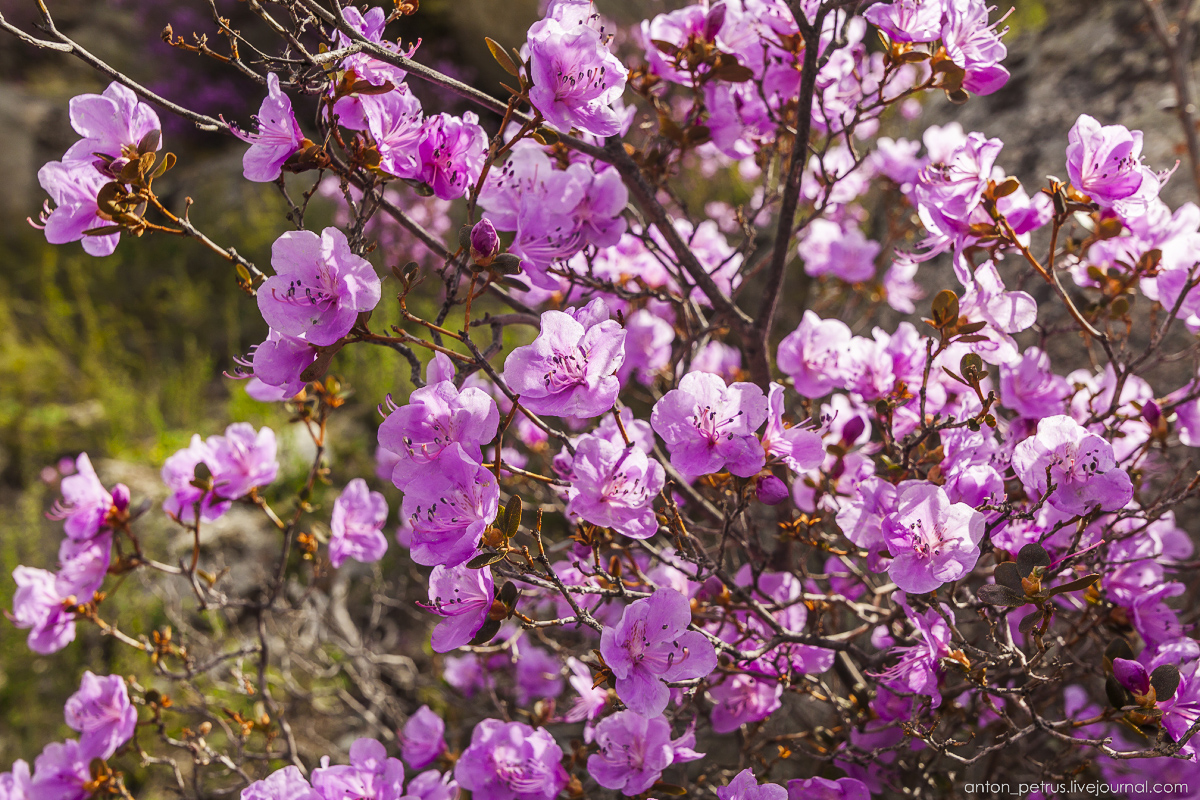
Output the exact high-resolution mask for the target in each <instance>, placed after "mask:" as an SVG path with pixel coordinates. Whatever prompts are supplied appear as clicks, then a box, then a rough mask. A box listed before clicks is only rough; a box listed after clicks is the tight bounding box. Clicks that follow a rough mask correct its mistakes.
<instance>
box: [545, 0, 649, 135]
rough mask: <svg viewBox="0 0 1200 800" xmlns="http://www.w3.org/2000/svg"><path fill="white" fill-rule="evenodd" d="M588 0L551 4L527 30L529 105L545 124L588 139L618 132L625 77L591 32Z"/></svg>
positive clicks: (592, 13)
mask: <svg viewBox="0 0 1200 800" xmlns="http://www.w3.org/2000/svg"><path fill="white" fill-rule="evenodd" d="M595 18H596V15H595V11H594V7H593V6H592V3H591V0H554V2H552V3H551V4H550V6H549V8H548V9H547V10H546V17H545V19H542V20H540V21H538V22H535V23H534V24H533V25H532V26H531V27H530V28H529V35H528V39H529V74H530V77H531V78H532V79H533V88H532V89H530V90H529V102H530V103H532V104H533V107H534V108H536V109H537V110H538V111H540V112H541V114H542V116H543V117H544V118H545V119H546V121H547V122H548V123H550V124H551V125H553V126H554V127H556V128H558V129H559V130H561V131H563V132H564V133H566V132H569V131H570V130H571V129H572V128H578V129H579V130H581V131H583V132H584V133H590V134H592V135H593V136H612V135H614V134H617V133H620V132H621V122H622V120H621V116H620V115H618V113H617V111H616V109H615V108H614V107H613V106H614V104H615V103H616V102H617V101H618V100H619V99H620V97H621V94H622V92H624V91H625V80H626V78H627V77H628V76H629V71H628V70H627V69H626V68H625V65H624V64H622V63H621V60H620V59H619V58H617V57H616V56H615V55H613V54H612V53H610V52H609V50H608V40H609V38H610V37H608V36H606V35H604V34H603V33H602V32H601V31H600V30H597V29H596V27H593V25H594V21H595Z"/></svg>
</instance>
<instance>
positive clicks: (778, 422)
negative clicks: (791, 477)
mask: <svg viewBox="0 0 1200 800" xmlns="http://www.w3.org/2000/svg"><path fill="white" fill-rule="evenodd" d="M783 391H784V390H783V386H782V385H780V384H778V383H772V384H771V385H770V387H768V389H767V427H766V430H764V431H763V437H762V444H763V448H764V449H765V450H766V451H767V453H768V454H769V455H772V456H775V457H776V458H778V459H780V460H781V461H782V462H783V463H784V464H786V465H787V466H788V469H790V470H791V471H792V472H806V471H808V470H810V469H816V468H817V467H819V466H821V462H822V461H824V460H825V445H824V443H823V442H822V441H821V435H820V434H819V433H817V432H816V431H812V430H809V429H807V428H797V427H792V428H789V427H786V426H785V425H784V423H783Z"/></svg>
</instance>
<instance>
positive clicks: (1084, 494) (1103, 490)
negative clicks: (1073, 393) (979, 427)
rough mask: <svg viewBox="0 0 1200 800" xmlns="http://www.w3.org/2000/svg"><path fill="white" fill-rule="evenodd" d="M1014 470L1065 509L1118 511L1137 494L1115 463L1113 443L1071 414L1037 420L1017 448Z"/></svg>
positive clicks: (1029, 486) (1035, 492)
mask: <svg viewBox="0 0 1200 800" xmlns="http://www.w3.org/2000/svg"><path fill="white" fill-rule="evenodd" d="M1012 466H1013V471H1014V472H1015V473H1016V474H1017V477H1018V478H1020V479H1021V483H1022V484H1024V486H1025V490H1026V491H1028V492H1029V493H1030V494H1033V495H1037V496H1039V497H1040V496H1042V495H1044V494H1046V492H1047V491H1048V490H1049V488H1050V487H1048V486H1047V484H1046V478H1047V473H1049V479H1050V483H1051V484H1052V486H1053V491H1051V492H1050V496H1049V497H1048V498H1047V502H1048V503H1049V504H1050V505H1052V506H1054V507H1055V508H1057V509H1058V510H1060V511H1063V512H1065V513H1067V514H1078V515H1082V514H1087V513H1089V512H1091V511H1093V510H1095V509H1097V508H1099V509H1100V510H1102V511H1116V510H1118V509H1120V508H1123V507H1124V506H1125V504H1126V503H1128V502H1129V501H1130V499H1132V498H1133V482H1132V481H1131V480H1130V479H1129V474H1128V473H1127V472H1125V470H1123V469H1121V467H1119V466H1118V465H1117V461H1116V458H1115V457H1114V455H1113V447H1112V445H1111V444H1110V443H1109V442H1108V441H1106V440H1105V439H1103V438H1101V437H1100V436H1097V435H1096V434H1094V433H1092V432H1090V431H1089V430H1088V429H1087V428H1085V427H1083V426H1082V425H1080V424H1079V423H1078V422H1076V421H1075V420H1073V419H1072V418H1071V417H1069V416H1066V415H1065V414H1060V415H1058V416H1054V417H1045V418H1043V419H1041V420H1039V421H1038V426H1037V433H1036V435H1034V436H1031V437H1029V438H1028V439H1026V440H1024V441H1023V442H1021V443H1019V444H1018V445H1017V446H1016V448H1014V450H1013V456H1012Z"/></svg>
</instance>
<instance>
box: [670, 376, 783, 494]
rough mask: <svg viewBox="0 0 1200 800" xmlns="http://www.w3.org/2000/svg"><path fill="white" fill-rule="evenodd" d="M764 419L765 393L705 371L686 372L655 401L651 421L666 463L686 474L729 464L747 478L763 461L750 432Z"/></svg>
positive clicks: (713, 469)
mask: <svg viewBox="0 0 1200 800" xmlns="http://www.w3.org/2000/svg"><path fill="white" fill-rule="evenodd" d="M766 419H767V398H766V397H765V396H764V395H763V392H762V389H760V388H758V387H757V386H755V385H754V384H752V383H733V384H730V385H729V386H726V385H725V381H723V380H722V379H721V378H720V377H719V376H717V375H713V374H712V373H709V372H690V373H688V374H687V375H684V376H683V379H682V380H681V381H679V388H678V389H672V390H671V391H669V392H667V393H666V394H665V395H663V397H662V398H661V399H660V400H659V401H658V402H657V403H655V404H654V410H653V411H652V412H651V413H650V424H651V425H652V426H653V427H654V430H655V431H656V432H657V433H658V435H659V436H661V437H662V438H663V440H664V441H665V442H666V443H667V449H668V450H669V451H670V453H671V464H672V465H674V466H675V468H676V469H678V470H679V471H680V472H682V473H684V474H685V475H708V474H710V473H713V472H719V471H720V470H722V469H728V470H729V471H730V472H732V473H733V474H734V475H737V476H739V477H743V478H748V477H750V476H751V475H754V474H755V473H756V472H758V471H759V470H760V469H762V467H763V464H764V463H766V454H765V453H764V452H763V448H762V444H761V443H760V442H759V441H758V438H757V437H756V436H755V435H754V432H755V431H757V430H758V429H759V428H760V427H761V426H762V424H763V422H765V421H766Z"/></svg>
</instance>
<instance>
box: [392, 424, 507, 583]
mask: <svg viewBox="0 0 1200 800" xmlns="http://www.w3.org/2000/svg"><path fill="white" fill-rule="evenodd" d="M499 507H500V487H499V486H498V485H497V484H496V478H495V476H494V475H492V473H491V472H489V471H488V470H486V469H484V468H483V467H482V466H480V464H479V462H477V461H475V460H474V459H473V458H471V457H470V456H468V455H467V454H466V453H465V452H464V451H463V448H462V445H460V444H458V443H457V442H455V443H454V444H451V445H450V446H449V447H447V448H446V449H445V450H444V451H443V452H442V456H441V458H440V459H438V469H437V470H431V471H430V472H429V473H428V474H427V475H426V476H425V477H424V478H422V479H420V480H415V481H413V482H412V483H411V484H409V486H408V489H407V490H405V493H404V505H403V507H402V509H401V516H402V517H404V518H406V519H408V520H409V521H410V523H411V525H412V530H413V532H412V559H413V561H415V562H417V563H418V564H424V565H425V566H430V567H432V566H435V565H437V564H444V565H445V566H447V567H453V566H457V565H459V564H462V563H463V562H464V561H466V560H468V559H469V558H471V556H473V555H474V554H475V551H476V550H477V549H478V547H479V541H480V539H481V538H483V532H484V530H485V529H486V528H487V526H488V524H489V523H491V522H492V521H493V520H494V519H495V518H496V513H497V511H498V510H499Z"/></svg>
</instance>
